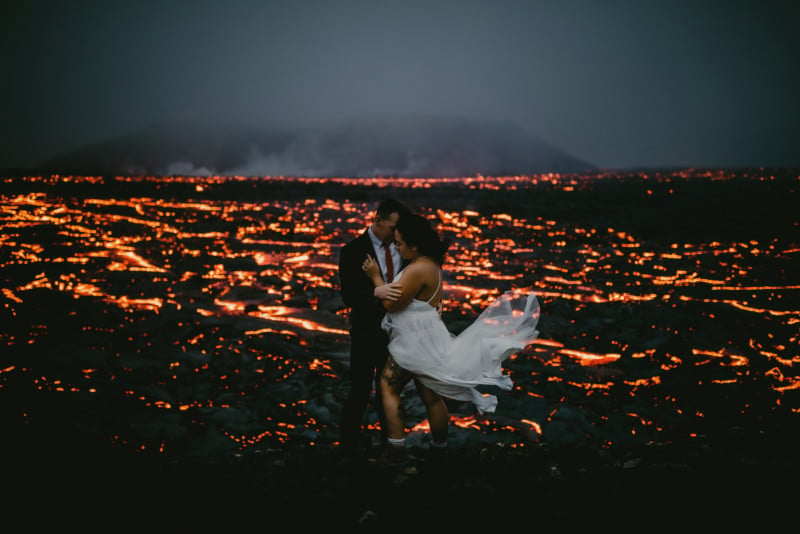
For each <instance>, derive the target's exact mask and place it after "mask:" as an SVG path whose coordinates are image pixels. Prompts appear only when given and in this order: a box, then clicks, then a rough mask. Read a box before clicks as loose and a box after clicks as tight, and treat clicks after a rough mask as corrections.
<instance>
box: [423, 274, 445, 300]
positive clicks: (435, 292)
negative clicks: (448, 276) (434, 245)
mask: <svg viewBox="0 0 800 534" xmlns="http://www.w3.org/2000/svg"><path fill="white" fill-rule="evenodd" d="M438 271H439V284H438V285H437V286H436V291H434V292H433V295H431V297H430V298H429V299H428V300H426V301H425V304H430V303H431V301H432V300H433V297H435V296H436V295H438V294H439V290H440V289H441V288H442V270H441V269H439V270H438Z"/></svg>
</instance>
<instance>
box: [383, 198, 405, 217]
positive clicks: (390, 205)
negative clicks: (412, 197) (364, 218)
mask: <svg viewBox="0 0 800 534" xmlns="http://www.w3.org/2000/svg"><path fill="white" fill-rule="evenodd" d="M392 213H397V214H398V215H400V216H402V215H403V214H404V213H408V208H407V207H406V206H405V204H403V203H402V202H400V201H398V200H396V199H394V198H387V199H385V200H382V201H381V203H380V204H378V209H376V210H375V215H377V216H378V217H380V218H381V219H388V218H389V216H391V214H392Z"/></svg>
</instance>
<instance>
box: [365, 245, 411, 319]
mask: <svg viewBox="0 0 800 534" xmlns="http://www.w3.org/2000/svg"><path fill="white" fill-rule="evenodd" d="M362 269H364V272H365V273H366V274H367V276H368V277H369V278H370V280H372V283H373V284H374V285H375V287H376V288H378V287H381V286H384V285H385V284H384V283H383V278H381V271H380V266H379V265H378V262H377V261H375V259H374V258H373V257H372V256H368V257H367V259H366V260H364V264H363V265H362ZM422 274H423V273H422V272H421V271H420V270H419V269H418V268H417V266H416V265H412V266H409V267H406V269H405V270H404V271H403V283H402V286H399V289H401V293H400V295H399V296H398V297H397V298H396V299H395V300H390V299H388V298H381V296H380V295H378V294H377V293H376V295H375V296H376V297H379V298H381V304H383V307H384V309H385V310H386V311H388V312H398V311H400V310H402V309H403V308H405V307H406V306H408V303H409V302H411V299H413V298H414V297H415V296H416V295H417V294H418V293H419V292H420V290H421V289H422V287H423V284H424V280H423V277H422Z"/></svg>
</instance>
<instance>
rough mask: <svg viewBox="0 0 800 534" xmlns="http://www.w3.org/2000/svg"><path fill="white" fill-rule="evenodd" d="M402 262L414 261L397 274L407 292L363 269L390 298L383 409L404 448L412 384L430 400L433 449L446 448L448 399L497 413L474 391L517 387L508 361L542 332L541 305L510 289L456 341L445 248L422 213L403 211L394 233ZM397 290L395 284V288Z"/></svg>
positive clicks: (488, 398) (369, 266)
mask: <svg viewBox="0 0 800 534" xmlns="http://www.w3.org/2000/svg"><path fill="white" fill-rule="evenodd" d="M395 243H396V244H397V247H398V249H399V250H400V254H401V255H402V256H403V259H405V260H409V261H410V262H411V263H410V264H409V265H408V266H407V267H406V268H404V269H403V270H402V271H401V272H400V273H398V275H397V276H396V277H395V279H394V282H395V284H396V283H397V282H400V289H401V293H400V295H399V296H395V295H396V292H390V291H388V288H387V287H384V286H386V284H384V281H383V279H382V277H381V274H380V268H379V266H378V264H377V262H376V261H375V260H374V259H373V258H372V257H368V258H367V259H366V260H365V261H364V264H363V266H362V268H363V269H364V272H366V274H367V276H369V278H370V279H371V280H372V282H373V284H374V285H375V287H376V291H375V294H376V295H377V296H384V298H382V300H381V302H382V304H383V306H384V308H385V309H386V312H387V313H386V316H385V317H384V319H383V322H382V326H383V328H384V329H385V330H387V331H388V332H389V337H390V341H389V359H388V361H387V363H386V366H385V367H384V370H383V374H382V376H381V390H382V395H383V407H384V410H385V416H386V420H387V426H388V430H389V443H390V444H391V445H394V446H396V447H401V446H403V444H404V435H405V417H404V413H403V409H402V403H401V399H400V394H401V393H402V390H403V388H404V386H405V385H406V384H407V383H408V381H409V380H411V379H414V381H415V385H416V386H417V390H418V391H419V393H420V396H421V398H422V400H423V402H424V403H425V408H426V410H427V415H428V422H429V424H430V428H431V437H432V440H431V444H432V445H433V447H434V448H441V447H445V446H446V445H447V431H448V427H449V424H450V414H449V412H448V410H447V406H446V405H445V403H444V400H443V397H447V398H451V399H455V400H461V401H470V402H472V403H474V404H475V406H476V407H477V409H478V410H479V411H480V412H482V413H484V412H488V413H492V412H494V411H495V407H496V406H497V397H495V396H494V395H484V394H481V393H480V392H479V391H478V390H477V389H476V386H479V385H494V386H498V387H500V388H502V389H506V390H508V389H511V387H512V382H511V378H510V377H508V376H507V375H504V374H503V373H502V368H501V365H502V362H503V360H505V359H506V358H507V357H508V356H510V355H511V354H513V353H514V352H515V351H516V350H519V349H521V348H524V347H525V346H526V345H528V344H529V343H530V342H531V341H533V340H534V339H535V338H536V336H537V335H538V332H537V331H536V323H537V322H538V319H539V305H538V302H537V300H536V297H535V296H534V295H533V294H522V293H520V292H516V291H510V292H507V293H505V294H504V295H502V296H501V297H500V298H498V299H497V300H496V301H494V302H493V303H492V304H491V305H490V306H489V307H488V308H487V309H486V310H485V311H484V312H483V313H482V314H481V315H480V317H478V319H477V320H476V321H475V322H474V323H473V324H472V325H470V326H469V327H468V328H467V329H465V330H464V331H463V332H462V333H461V334H459V335H458V336H456V337H454V336H453V335H452V334H451V333H450V332H449V331H448V330H447V328H446V326H445V324H444V322H443V321H442V320H441V317H440V315H439V311H438V310H437V306H438V305H439V303H440V301H441V298H442V269H441V266H442V262H443V261H444V256H445V252H446V249H447V247H446V245H445V244H444V243H442V241H441V240H440V239H439V236H438V234H437V233H436V231H435V230H434V229H433V227H432V226H431V224H430V222H429V221H428V220H427V219H426V218H425V217H423V216H421V215H418V214H410V213H409V214H403V215H402V216H401V217H400V219H399V220H398V222H397V228H396V231H395ZM394 287H396V286H394Z"/></svg>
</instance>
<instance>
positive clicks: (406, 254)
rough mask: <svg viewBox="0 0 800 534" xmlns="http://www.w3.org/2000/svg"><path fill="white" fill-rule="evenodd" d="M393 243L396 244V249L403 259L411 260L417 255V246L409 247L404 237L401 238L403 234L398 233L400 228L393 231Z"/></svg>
mask: <svg viewBox="0 0 800 534" xmlns="http://www.w3.org/2000/svg"><path fill="white" fill-rule="evenodd" d="M394 244H395V245H397V250H399V251H400V255H401V256H403V259H404V260H413V259H414V258H416V257H417V256H419V253H418V252H417V247H409V246H408V245H407V244H406V241H405V239H403V234H401V233H400V230H395V232H394Z"/></svg>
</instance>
